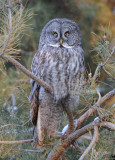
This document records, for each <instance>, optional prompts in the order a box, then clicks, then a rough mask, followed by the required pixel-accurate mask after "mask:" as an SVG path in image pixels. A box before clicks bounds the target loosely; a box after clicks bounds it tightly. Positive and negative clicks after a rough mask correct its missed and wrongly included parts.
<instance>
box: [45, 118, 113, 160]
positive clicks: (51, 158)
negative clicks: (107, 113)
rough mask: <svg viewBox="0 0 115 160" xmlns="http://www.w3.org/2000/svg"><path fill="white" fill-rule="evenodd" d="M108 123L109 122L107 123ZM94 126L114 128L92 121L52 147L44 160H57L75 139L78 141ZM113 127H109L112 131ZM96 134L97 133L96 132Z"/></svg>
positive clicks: (104, 123)
mask: <svg viewBox="0 0 115 160" xmlns="http://www.w3.org/2000/svg"><path fill="white" fill-rule="evenodd" d="M109 123H110V122H109ZM94 126H100V127H101V126H103V127H108V128H110V126H114V127H115V125H114V124H112V125H110V124H109V125H107V122H99V120H98V121H97V120H94V121H93V122H91V123H90V124H88V125H86V126H84V127H82V128H81V129H79V130H76V131H75V132H74V133H72V134H70V135H69V136H68V138H67V139H65V140H63V141H61V142H60V143H59V144H58V145H57V146H55V147H54V149H53V150H52V151H51V152H50V153H49V155H48V157H47V159H46V160H58V158H59V157H60V156H61V154H62V153H63V152H64V150H65V149H66V148H68V147H69V146H70V145H71V144H72V143H73V142H74V141H75V140H76V139H78V138H79V137H80V136H82V135H84V134H85V133H87V132H88V131H89V130H92V129H93V128H94ZM114 127H111V129H112V130H114ZM96 133H97V132H96Z"/></svg>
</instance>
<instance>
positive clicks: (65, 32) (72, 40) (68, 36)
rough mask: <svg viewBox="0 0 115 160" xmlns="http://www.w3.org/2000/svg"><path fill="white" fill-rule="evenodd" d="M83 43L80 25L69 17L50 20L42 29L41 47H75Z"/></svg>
mask: <svg viewBox="0 0 115 160" xmlns="http://www.w3.org/2000/svg"><path fill="white" fill-rule="evenodd" d="M80 44H81V33H80V29H79V27H78V25H77V24H76V23H75V22H74V21H72V20H69V19H65V18H59V19H58V18H57V19H53V20H51V21H49V22H48V23H47V24H46V25H45V27H44V28H43V30H42V33H41V37H40V43H39V47H41V46H43V45H47V46H52V47H64V48H73V47H75V46H77V45H80Z"/></svg>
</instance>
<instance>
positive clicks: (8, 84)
mask: <svg viewBox="0 0 115 160" xmlns="http://www.w3.org/2000/svg"><path fill="white" fill-rule="evenodd" d="M0 5H1V7H0V8H2V7H3V5H4V1H3V0H2V1H0ZM57 5H58V7H57ZM27 7H28V8H32V10H33V12H34V16H33V18H32V19H31V24H32V29H31V30H29V33H27V32H26V34H25V30H27V29H28V26H30V25H29V24H30V22H28V20H29V19H30V18H31V16H32V12H31V9H29V10H27V9H25V11H23V15H22V17H21V19H20V22H19V23H17V22H18V21H17V20H18V18H19V17H20V10H19V7H18V6H16V5H15V3H14V2H13V10H12V24H13V25H12V28H14V27H15V26H16V28H15V31H13V32H12V29H11V28H10V26H9V19H8V16H7V13H8V10H7V9H6V10H2V11H1V13H2V14H1V15H0V53H2V52H3V51H5V52H4V54H7V55H10V56H15V57H17V56H19V55H18V53H19V52H20V49H19V48H20V47H21V49H24V50H27V51H33V50H36V48H37V45H38V39H39V36H40V32H41V29H42V28H43V26H44V25H45V24H46V22H48V21H49V20H51V19H52V18H56V17H66V18H72V19H74V20H75V21H79V22H78V23H79V26H80V28H81V31H82V41H83V48H84V49H85V53H86V64H87V63H89V66H91V67H88V68H91V71H90V73H87V75H88V76H87V77H89V75H90V80H89V83H88V84H87V85H85V86H84V87H83V88H82V89H81V95H80V104H79V106H78V108H77V109H75V110H73V114H74V118H78V117H79V116H80V115H82V114H83V113H84V111H86V110H87V109H89V108H90V107H91V106H92V105H93V104H94V103H95V102H96V101H97V98H98V96H97V94H96V92H95V91H94V86H92V85H91V84H92V75H91V72H92V71H94V68H95V67H94V63H96V65H97V64H99V63H100V62H102V63H104V62H105V60H106V58H107V57H108V56H109V55H110V53H111V49H112V47H113V46H114V45H115V44H114V39H113V38H112V36H111V33H110V32H111V29H108V28H105V27H104V28H103V27H102V32H100V31H99V30H98V27H97V25H98V20H97V19H96V16H97V12H98V11H97V9H98V4H97V3H95V1H94V2H92V3H88V1H85V0H82V2H81V1H79V2H78V1H77V2H76V1H73V0H72V1H71V0H69V1H67V0H63V2H62V1H55V2H52V1H50V0H39V1H35V0H33V1H30V2H29V3H28V5H27ZM26 10H27V11H26ZM17 24H18V25H17ZM91 31H94V32H95V33H96V36H95V37H94V38H93V39H94V44H95V45H94V46H93V52H92V53H93V54H95V57H94V59H93V60H94V63H93V65H92V63H90V60H91V59H89V57H88V56H87V55H89V48H90V43H91V42H90V41H91ZM97 33H98V34H97ZM23 34H25V36H23V38H22V39H21V37H22V35H23ZM5 41H8V43H7V46H5V43H4V42H5ZM91 45H92V44H91ZM92 53H91V54H92ZM32 57H33V55H31V56H30V55H25V56H23V59H24V63H25V64H26V67H27V68H30V64H31V59H32ZM90 57H92V56H90ZM18 58H19V57H18ZM114 58H115V57H114V54H113V55H112V57H111V58H110V60H109V61H108V63H107V65H105V69H106V70H107V71H108V72H110V73H111V74H112V75H114V74H115V72H114V67H115V66H114ZM87 59H88V60H87ZM21 62H22V61H21ZM88 70H90V69H88ZM87 72H88V71H87ZM101 76H102V72H100V73H98V77H101ZM103 81H104V79H102V82H103ZM108 82H109V84H108V85H109V90H110V89H111V88H110V86H111V87H112V88H113V87H114V85H113V84H112V82H113V81H112V79H109V81H108ZM108 82H107V83H108ZM103 83H105V82H103ZM96 87H97V88H98V89H99V90H100V91H102V88H103V89H104V93H105V86H103V85H99V83H98V82H97V83H96ZM29 91H30V84H29V79H28V78H27V77H26V76H25V75H24V74H23V73H21V72H20V71H17V70H16V69H14V68H13V67H9V63H8V66H7V65H6V63H4V62H3V61H2V60H1V59H0V113H1V114H0V140H3V141H6V140H8V141H11V140H12V141H13V140H22V139H31V138H32V135H33V126H32V124H31V122H30V114H29V112H30V103H29V101H28V96H29ZM108 106H110V107H108ZM114 107H115V106H114V105H113V106H112V107H111V104H106V105H104V106H103V109H102V108H98V111H97V113H96V116H99V117H102V118H103V119H104V120H108V121H110V122H113V123H114V117H113V112H114ZM94 117H95V115H93V116H92V117H91V118H90V119H89V120H88V121H87V122H85V123H86V124H87V123H88V122H90V121H91V119H94ZM67 123H68V122H67V116H66V115H65V114H64V115H63V122H62V124H61V125H60V126H59V130H62V129H63V127H64V126H65V125H66V124H67ZM92 134H93V132H92ZM113 137H114V133H113V132H111V131H109V130H108V129H102V130H101V129H100V139H99V141H98V144H97V145H96V146H94V148H93V150H92V152H90V154H89V155H88V156H87V157H86V159H90V157H91V155H92V157H93V158H92V159H94V158H95V156H97V157H96V160H101V159H102V158H103V159H107V160H109V159H110V157H111V155H114V151H113V148H114V147H113V145H114V141H113ZM45 142H46V145H45V146H44V148H43V150H42V149H41V150H42V151H41V152H40V149H33V147H32V145H31V144H23V145H22V144H20V145H1V146H0V159H1V160H9V159H10V160H27V159H31V160H35V159H36V160H37V159H40V160H45V159H46V156H47V155H48V153H49V151H50V150H51V149H52V148H53V146H54V145H55V144H57V143H58V139H53V138H51V139H49V138H48V137H46V139H45ZM75 144H76V145H78V146H79V147H80V149H81V151H82V152H83V151H84V149H85V148H86V147H87V146H88V145H89V142H88V141H84V140H77V141H76V142H75ZM80 155H81V152H80V151H79V150H77V149H75V148H74V147H73V146H71V147H70V148H69V149H68V150H66V151H65V152H64V153H63V155H62V159H64V158H66V159H67V160H70V159H71V160H76V159H78V158H79V157H80Z"/></svg>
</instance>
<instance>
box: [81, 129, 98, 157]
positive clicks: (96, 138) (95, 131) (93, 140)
mask: <svg viewBox="0 0 115 160" xmlns="http://www.w3.org/2000/svg"><path fill="white" fill-rule="evenodd" d="M98 136H99V131H98V126H94V136H93V139H92V141H91V143H90V145H89V146H88V147H87V148H86V150H85V151H84V153H83V154H82V156H81V157H80V158H79V160H83V159H84V157H85V156H86V155H87V154H88V153H89V151H90V150H91V149H92V148H93V146H94V144H95V143H96V142H97V140H98Z"/></svg>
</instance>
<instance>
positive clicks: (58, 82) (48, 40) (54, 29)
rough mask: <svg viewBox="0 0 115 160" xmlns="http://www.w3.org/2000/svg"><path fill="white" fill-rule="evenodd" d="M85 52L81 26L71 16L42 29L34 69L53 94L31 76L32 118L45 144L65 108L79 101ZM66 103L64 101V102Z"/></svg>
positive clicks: (55, 20) (36, 132)
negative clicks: (82, 44) (45, 138)
mask: <svg viewBox="0 0 115 160" xmlns="http://www.w3.org/2000/svg"><path fill="white" fill-rule="evenodd" d="M84 68H85V67H84V55H83V49H82V47H81V33H80V29H79V27H78V25H77V24H76V23H75V22H74V21H72V20H69V19H61V18H60V19H58V18H57V19H53V20H51V21H49V22H48V23H47V24H46V25H45V27H44V28H43V30H42V33H41V36H40V42H39V47H38V51H37V53H36V54H35V56H34V58H33V61H32V65H31V71H32V73H33V74H34V75H36V76H37V77H38V78H40V79H41V80H43V81H45V82H46V83H47V84H49V85H50V86H51V88H52V91H53V92H52V94H51V93H49V92H48V91H46V90H45V89H44V88H43V87H42V86H40V85H39V84H38V83H36V82H35V81H34V80H32V79H31V92H30V100H31V110H30V115H31V120H32V123H33V125H34V126H35V130H34V141H37V143H38V145H42V144H43V141H44V136H45V135H52V136H55V133H56V129H57V126H58V124H59V123H60V122H61V119H62V114H63V110H64V107H72V106H75V105H77V104H78V103H79V93H80V85H81V83H82V82H83V77H84ZM62 100H63V102H65V103H62Z"/></svg>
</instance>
